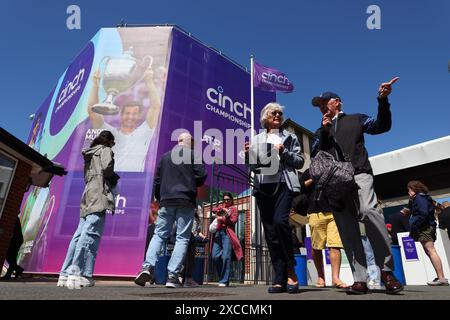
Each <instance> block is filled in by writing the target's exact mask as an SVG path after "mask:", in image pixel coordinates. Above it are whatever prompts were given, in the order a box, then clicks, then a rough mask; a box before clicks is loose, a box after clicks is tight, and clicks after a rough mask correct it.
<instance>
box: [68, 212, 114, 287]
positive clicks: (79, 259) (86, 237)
mask: <svg viewBox="0 0 450 320" xmlns="http://www.w3.org/2000/svg"><path fill="white" fill-rule="evenodd" d="M105 218H106V213H105V212H95V213H91V214H89V215H87V216H86V217H83V218H80V223H79V224H78V228H77V230H76V231H75V233H74V235H73V237H72V240H71V241H70V244H69V249H68V250H67V254H66V259H65V260H64V263H63V266H62V268H61V272H60V275H62V276H69V275H82V276H84V277H89V278H90V277H92V274H93V272H94V265H95V259H96V257H97V251H98V246H99V244H100V239H101V236H102V234H103V229H104V227H105Z"/></svg>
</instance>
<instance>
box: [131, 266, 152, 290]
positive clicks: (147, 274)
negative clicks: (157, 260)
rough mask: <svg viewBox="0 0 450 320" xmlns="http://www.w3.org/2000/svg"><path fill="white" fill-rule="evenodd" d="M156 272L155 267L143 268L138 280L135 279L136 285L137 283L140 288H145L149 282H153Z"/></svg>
mask: <svg viewBox="0 0 450 320" xmlns="http://www.w3.org/2000/svg"><path fill="white" fill-rule="evenodd" d="M154 270H155V268H154V267H153V266H148V267H144V268H142V270H141V272H140V273H139V274H138V276H137V277H136V279H134V283H136V284H137V285H138V286H141V287H145V284H146V283H147V282H151V281H152V280H153V278H154ZM153 282H154V280H153Z"/></svg>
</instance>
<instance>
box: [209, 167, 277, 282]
mask: <svg viewBox="0 0 450 320" xmlns="http://www.w3.org/2000/svg"><path fill="white" fill-rule="evenodd" d="M248 181H249V179H248V174H247V172H245V171H243V170H242V169H240V168H239V167H236V166H229V165H224V164H220V165H219V164H215V165H213V172H212V177H211V184H210V186H211V189H210V201H209V202H208V203H204V204H203V206H202V216H203V226H202V230H203V233H204V234H205V235H207V236H208V237H209V238H210V242H209V243H208V245H207V246H206V248H205V259H206V260H205V262H206V263H205V280H206V281H208V282H216V281H218V278H219V275H218V272H217V270H216V267H215V265H214V263H213V261H212V258H211V246H212V242H211V237H213V235H212V234H209V225H210V223H211V222H212V221H213V216H212V209H213V207H215V206H218V205H221V204H222V197H223V194H224V192H230V193H231V194H232V195H233V198H234V205H235V206H236V207H237V210H238V212H239V219H238V221H237V223H236V225H235V232H236V235H237V237H238V238H239V240H240V242H241V247H242V250H243V253H244V257H243V259H242V260H240V261H233V262H232V274H231V281H232V282H239V283H253V284H258V283H265V284H269V282H270V281H271V280H272V276H273V269H272V265H271V263H270V256H269V252H268V249H267V247H266V246H265V244H264V240H263V237H262V233H263V230H262V225H261V221H260V219H259V213H257V208H256V206H255V205H254V201H253V197H252V195H251V189H250V184H249V182H248ZM254 207H255V208H254Z"/></svg>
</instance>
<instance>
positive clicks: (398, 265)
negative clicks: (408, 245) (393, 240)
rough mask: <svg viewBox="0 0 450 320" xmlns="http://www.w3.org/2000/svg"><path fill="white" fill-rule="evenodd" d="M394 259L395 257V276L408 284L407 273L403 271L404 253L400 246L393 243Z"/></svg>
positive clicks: (403, 283)
mask: <svg viewBox="0 0 450 320" xmlns="http://www.w3.org/2000/svg"><path fill="white" fill-rule="evenodd" d="M391 249H392V259H394V272H393V273H394V276H395V277H396V278H397V279H398V281H400V283H401V284H402V285H406V280H405V273H404V271H403V263H402V255H401V252H400V246H398V245H394V244H393V245H392V246H391Z"/></svg>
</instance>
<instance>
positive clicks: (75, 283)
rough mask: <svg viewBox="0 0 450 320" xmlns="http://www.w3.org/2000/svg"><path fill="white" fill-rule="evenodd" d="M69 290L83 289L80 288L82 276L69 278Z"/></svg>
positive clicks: (67, 284)
mask: <svg viewBox="0 0 450 320" xmlns="http://www.w3.org/2000/svg"><path fill="white" fill-rule="evenodd" d="M66 287H67V289H70V290H73V289H81V286H80V276H73V275H71V276H69V277H68V278H67V282H66Z"/></svg>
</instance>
